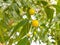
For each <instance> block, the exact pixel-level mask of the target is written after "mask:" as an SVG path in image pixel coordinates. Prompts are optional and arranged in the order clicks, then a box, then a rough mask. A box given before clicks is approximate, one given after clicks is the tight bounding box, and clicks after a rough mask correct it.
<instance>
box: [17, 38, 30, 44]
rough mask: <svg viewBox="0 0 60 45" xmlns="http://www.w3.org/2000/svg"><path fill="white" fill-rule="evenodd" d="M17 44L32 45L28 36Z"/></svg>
mask: <svg viewBox="0 0 60 45" xmlns="http://www.w3.org/2000/svg"><path fill="white" fill-rule="evenodd" d="M17 45H30V42H29V41H28V38H24V39H21V40H20V41H19V42H18V44H17Z"/></svg>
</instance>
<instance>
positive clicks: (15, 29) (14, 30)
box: [10, 19, 28, 36]
mask: <svg viewBox="0 0 60 45" xmlns="http://www.w3.org/2000/svg"><path fill="white" fill-rule="evenodd" d="M27 22H28V20H27V19H25V20H22V21H20V22H19V23H18V24H17V25H16V26H15V27H14V29H13V31H12V33H11V35H10V36H12V35H13V33H15V32H16V31H17V29H18V28H20V27H22V26H24V25H25V24H26V23H27Z"/></svg>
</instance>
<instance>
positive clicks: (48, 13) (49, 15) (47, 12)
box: [45, 7, 54, 20]
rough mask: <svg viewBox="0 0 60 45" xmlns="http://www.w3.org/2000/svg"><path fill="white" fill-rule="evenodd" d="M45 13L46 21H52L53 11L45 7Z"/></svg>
mask: <svg viewBox="0 0 60 45" xmlns="http://www.w3.org/2000/svg"><path fill="white" fill-rule="evenodd" d="M45 12H46V14H47V19H50V20H52V18H53V14H54V10H53V9H50V8H49V7H46V8H45Z"/></svg>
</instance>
